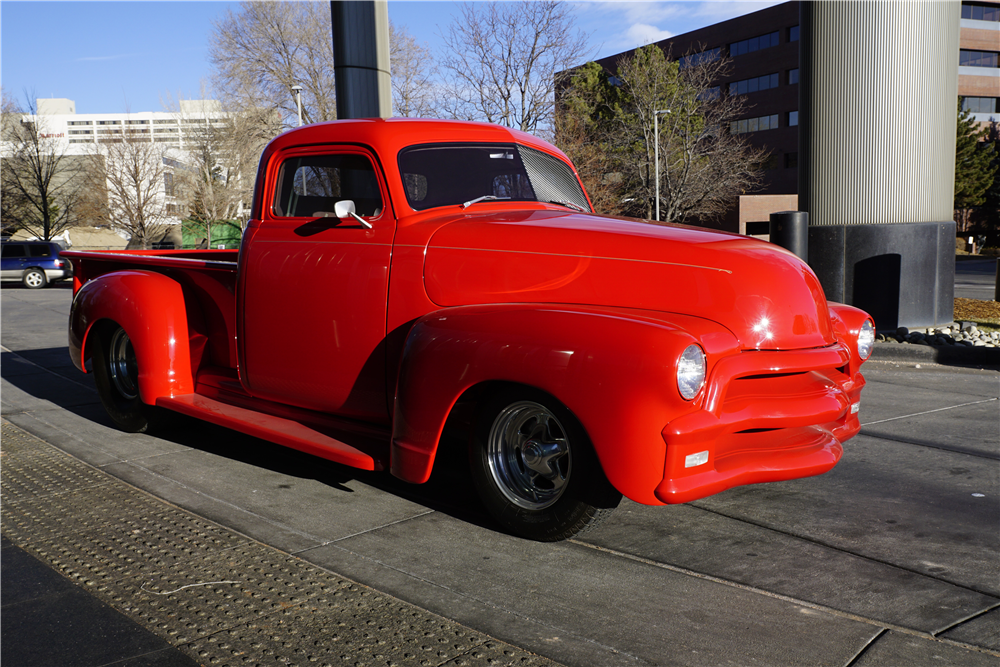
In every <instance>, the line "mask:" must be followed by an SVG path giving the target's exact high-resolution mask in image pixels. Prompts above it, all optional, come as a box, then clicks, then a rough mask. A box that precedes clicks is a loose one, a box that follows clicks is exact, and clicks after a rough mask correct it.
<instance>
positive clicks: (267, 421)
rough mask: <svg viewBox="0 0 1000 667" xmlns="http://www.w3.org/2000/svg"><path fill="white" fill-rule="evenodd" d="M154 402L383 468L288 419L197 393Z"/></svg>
mask: <svg viewBox="0 0 1000 667" xmlns="http://www.w3.org/2000/svg"><path fill="white" fill-rule="evenodd" d="M156 405H157V406H158V407H161V408H166V409H167V410H173V411H174V412H180V413H182V414H185V415H188V416H189V417H195V418H196V419H201V420H203V421H207V422H211V423H213V424H218V425H219V426H225V427H226V428H231V429H233V430H234V431H239V432H240V433H245V434H247V435H252V436H254V437H255V438H261V439H262V440H267V441H269V442H273V443H276V444H279V445H284V446H285V447H291V448H292V449H297V450H299V451H302V452H306V453H307V454H313V455H315V456H320V457H322V458H324V459H329V460H331V461H336V462H337V463H343V464H344V465H348V466H351V467H352V468H360V469H362V470H383V469H384V468H385V465H384V462H383V461H381V460H379V459H377V458H376V457H374V456H373V455H371V454H369V453H367V452H364V451H362V450H360V449H358V448H357V447H354V446H352V445H349V444H347V443H346V442H342V441H340V440H337V439H336V438H334V437H332V436H330V435H327V434H325V433H321V432H320V431H318V430H316V429H315V428H313V427H311V426H307V425H305V424H302V423H300V422H297V421H294V420H292V419H287V418H284V417H276V416H273V415H268V414H264V413H262V412H257V411H255V410H248V409H247V408H241V407H237V406H235V405H229V404H228V403H223V402H221V401H217V400H215V399H212V398H208V397H207V396H202V395H200V394H183V395H181V396H172V397H167V396H163V397H160V398H158V399H156ZM386 453H388V446H387V447H386Z"/></svg>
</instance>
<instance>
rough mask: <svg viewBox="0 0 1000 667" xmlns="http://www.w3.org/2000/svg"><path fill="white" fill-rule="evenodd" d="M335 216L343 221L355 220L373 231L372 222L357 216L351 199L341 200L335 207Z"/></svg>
mask: <svg viewBox="0 0 1000 667" xmlns="http://www.w3.org/2000/svg"><path fill="white" fill-rule="evenodd" d="M333 214H334V215H335V216H337V217H338V218H340V219H341V220H343V219H344V218H354V219H355V220H357V221H358V222H360V223H361V225H362V226H363V227H364V228H365V229H371V228H372V225H371V223H370V222H368V221H367V220H365V219H364V218H362V217H361V216H360V215H358V214H357V209H355V207H354V202H353V201H352V200H350V199H341V200H340V201H339V202H337V203H336V204H334V205H333Z"/></svg>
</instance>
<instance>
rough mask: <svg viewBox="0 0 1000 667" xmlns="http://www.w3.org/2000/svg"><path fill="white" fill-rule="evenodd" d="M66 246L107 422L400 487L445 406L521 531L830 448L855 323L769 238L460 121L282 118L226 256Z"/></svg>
mask: <svg viewBox="0 0 1000 667" xmlns="http://www.w3.org/2000/svg"><path fill="white" fill-rule="evenodd" d="M64 257H68V258H70V259H71V260H72V262H73V267H74V273H73V276H74V277H73V281H74V294H75V296H74V300H73V306H72V311H71V314H70V321H69V349H70V354H71V355H72V357H73V361H74V363H75V364H76V365H77V367H79V368H80V369H81V370H84V371H85V372H86V368H87V364H88V361H89V362H90V366H91V367H92V369H93V371H94V373H95V379H96V383H97V387H98V390H99V392H100V395H101V400H102V401H103V403H104V406H105V407H106V409H107V411H108V413H109V415H110V416H111V418H112V420H113V421H114V422H115V423H116V424H117V425H118V426H119V427H120V428H122V429H124V430H126V431H134V432H142V431H146V430H147V429H148V428H149V427H150V426H151V425H153V424H155V423H157V422H162V420H163V419H164V415H165V414H169V412H168V411H174V412H180V413H184V414H187V415H191V416H194V417H197V418H200V419H204V420H206V421H210V422H213V423H216V424H221V425H223V426H226V427H229V428H232V429H234V430H237V431H241V432H243V433H248V434H250V435H253V436H257V437H261V438H264V439H267V440H270V441H272V442H275V443H280V444H282V445H287V446H289V447H293V448H295V449H299V450H302V451H305V452H309V453H312V454H315V455H317V456H322V457H324V458H327V459H331V460H333V461H337V462H339V463H342V464H345V465H348V466H355V467H357V468H362V469H365V470H382V469H386V468H388V469H389V470H391V472H392V474H394V475H396V476H398V477H400V478H402V479H404V480H407V481H410V482H414V483H421V482H424V481H426V480H427V479H428V477H429V476H430V474H431V469H432V466H433V465H434V461H435V456H436V454H437V451H438V444H439V441H440V439H441V437H442V433H443V432H444V430H445V427H446V425H455V426H456V427H461V426H463V425H465V426H466V427H467V429H466V432H467V435H468V442H469V455H470V456H469V461H470V464H469V467H470V474H471V475H472V478H473V481H474V483H475V486H476V487H477V489H478V491H479V493H480V495H481V497H482V499H483V502H484V504H485V506H486V507H487V509H488V510H489V511H490V513H491V514H492V515H493V516H494V517H495V518H496V519H497V520H498V521H499V523H501V524H502V525H503V526H504V527H505V528H506V529H507V530H509V531H511V532H513V533H516V534H518V535H522V536H525V537H529V538H532V539H539V540H558V539H564V538H567V537H570V536H572V535H575V534H577V533H578V532H580V531H582V530H584V529H586V528H588V527H590V526H593V525H595V524H596V523H597V522H598V521H599V520H601V519H602V518H603V517H604V516H606V515H607V514H608V513H610V512H611V511H612V510H613V508H614V507H615V506H616V505H617V504H618V502H619V501H620V499H621V495H622V494H624V495H626V496H628V497H629V498H631V499H633V500H635V501H636V502H639V503H645V504H650V505H662V504H668V503H683V502H687V501H690V500H694V499H697V498H701V497H704V496H707V495H710V494H713V493H717V492H719V491H722V490H724V489H727V488H730V487H733V486H738V485H742V484H750V483H756V482H770V481H777V480H787V479H793V478H799V477H805V476H809V475H817V474H820V473H823V472H825V471H827V470H829V469H830V468H832V467H833V466H834V465H835V464H836V463H837V461H838V459H839V458H840V456H841V454H842V451H843V449H842V443H843V442H844V441H845V440H847V439H848V438H850V437H852V436H853V435H855V434H856V433H857V432H858V430H859V428H860V426H859V422H858V409H859V406H860V403H859V395H860V392H861V388H862V387H863V386H864V379H863V377H862V375H861V373H860V367H861V365H862V363H863V362H864V361H865V360H866V359H867V358H868V356H869V354H870V353H871V350H872V346H873V341H874V327H873V323H872V321H871V319H870V318H869V317H868V315H866V314H865V313H864V312H862V311H860V310H857V309H855V308H851V307H849V306H843V305H836V304H828V303H827V301H826V299H825V298H824V295H823V290H822V288H821V287H820V284H819V282H818V281H817V279H816V277H815V275H814V274H813V272H812V271H811V270H810V269H809V267H808V266H807V265H806V264H805V263H803V262H802V261H800V260H799V259H798V258H797V257H795V256H794V255H793V254H791V253H790V252H787V251H785V250H783V249H782V248H779V247H776V246H774V245H771V244H768V243H764V242H762V241H758V240H755V239H751V238H746V237H741V236H738V235H733V234H726V233H719V232H713V231H707V230H704V229H698V228H692V227H686V226H681V225H672V224H655V223H651V222H649V221H643V220H632V219H619V218H612V217H608V216H603V215H597V214H595V213H593V211H592V208H591V204H590V201H589V199H588V197H587V195H586V193H585V191H584V189H583V187H582V185H581V183H580V180H579V178H578V176H577V174H576V172H575V170H574V168H573V166H572V164H571V163H570V161H569V160H568V159H567V158H566V156H565V155H564V154H563V153H562V152H560V151H559V150H558V149H556V148H555V147H553V146H551V145H550V144H548V143H546V142H544V141H541V140H539V139H537V138H535V137H533V136H530V135H528V134H525V133H522V132H518V131H515V130H510V129H507V128H502V127H496V126H492V125H485V124H479V123H463V122H446V121H427V120H408V119H390V120H348V121H335V122H331V123H323V124H317V125H310V126H306V127H302V128H299V129H295V130H292V131H289V132H286V133H285V134H282V135H281V136H279V137H277V138H276V139H274V140H273V141H272V142H271V143H270V144H269V145H268V147H267V148H266V150H265V151H264V154H263V156H262V157H261V160H260V167H259V170H258V175H257V181H256V185H255V189H254V198H253V206H252V212H251V220H250V221H249V223H248V225H247V227H246V231H245V233H244V236H243V241H242V245H241V247H240V249H239V250H238V251H235V250H232V251H229V250H201V251H186V250H176V251H171V250H161V251H116V252H67V253H64ZM460 414H461V415H466V416H467V417H466V418H463V419H459V418H458V417H457V415H460ZM469 416H471V417H469Z"/></svg>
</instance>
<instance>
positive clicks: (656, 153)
mask: <svg viewBox="0 0 1000 667" xmlns="http://www.w3.org/2000/svg"><path fill="white" fill-rule="evenodd" d="M661 113H670V109H663V110H659V111H654V112H653V141H654V142H655V143H654V144H653V162H655V163H656V166H655V170H656V171H655V173H656V221H657V222H659V221H660V114H661Z"/></svg>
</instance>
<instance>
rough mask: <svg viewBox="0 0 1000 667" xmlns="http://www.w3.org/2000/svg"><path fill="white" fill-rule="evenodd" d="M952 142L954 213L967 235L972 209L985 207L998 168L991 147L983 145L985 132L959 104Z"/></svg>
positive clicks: (960, 229)
mask: <svg viewBox="0 0 1000 667" xmlns="http://www.w3.org/2000/svg"><path fill="white" fill-rule="evenodd" d="M956 132H957V134H956V140H955V210H956V212H957V214H956V221H957V222H958V225H959V231H961V232H965V231H968V228H969V226H970V216H971V213H972V209H973V208H977V207H980V206H982V205H983V204H985V203H986V193H987V192H988V191H989V190H990V188H991V187H992V186H993V182H994V176H995V175H996V171H997V166H996V164H994V163H993V154H994V147H993V145H992V144H990V143H988V142H987V141H986V131H985V130H983V129H980V128H979V125H978V123H977V122H976V121H975V119H973V117H972V114H971V113H969V112H968V111H966V110H964V109H962V100H961V99H959V102H958V123H957V127H956Z"/></svg>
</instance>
